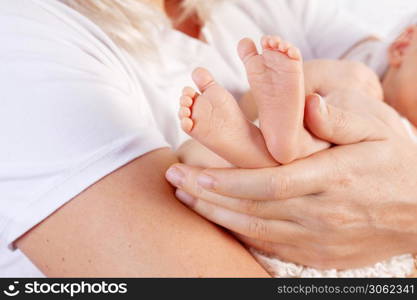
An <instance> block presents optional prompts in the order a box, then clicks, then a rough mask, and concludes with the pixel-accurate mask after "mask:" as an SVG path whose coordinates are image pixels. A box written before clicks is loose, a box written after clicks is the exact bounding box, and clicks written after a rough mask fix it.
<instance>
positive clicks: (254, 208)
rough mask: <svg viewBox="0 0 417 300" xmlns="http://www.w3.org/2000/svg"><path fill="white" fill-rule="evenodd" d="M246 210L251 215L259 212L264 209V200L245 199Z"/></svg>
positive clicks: (244, 206)
mask: <svg viewBox="0 0 417 300" xmlns="http://www.w3.org/2000/svg"><path fill="white" fill-rule="evenodd" d="M242 206H243V208H244V211H245V212H246V213H247V214H249V215H256V214H259V213H260V212H261V211H262V209H263V202H262V201H256V200H245V201H244V202H243V205H242Z"/></svg>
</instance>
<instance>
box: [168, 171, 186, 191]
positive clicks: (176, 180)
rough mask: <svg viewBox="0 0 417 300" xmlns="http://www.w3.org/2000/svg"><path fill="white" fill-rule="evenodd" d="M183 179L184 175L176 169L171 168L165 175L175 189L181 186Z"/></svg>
mask: <svg viewBox="0 0 417 300" xmlns="http://www.w3.org/2000/svg"><path fill="white" fill-rule="evenodd" d="M184 178H185V174H184V173H183V172H182V171H181V170H180V169H179V168H178V167H172V168H170V169H169V170H168V171H167V173H166V179H167V180H168V181H169V182H170V183H172V184H173V185H175V186H177V187H181V186H182V185H183V183H184Z"/></svg>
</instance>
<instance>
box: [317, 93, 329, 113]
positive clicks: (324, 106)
mask: <svg viewBox="0 0 417 300" xmlns="http://www.w3.org/2000/svg"><path fill="white" fill-rule="evenodd" d="M316 96H317V97H318V98H319V102H320V113H321V114H322V115H327V113H328V110H327V103H326V101H324V98H323V97H322V96H320V95H319V94H316Z"/></svg>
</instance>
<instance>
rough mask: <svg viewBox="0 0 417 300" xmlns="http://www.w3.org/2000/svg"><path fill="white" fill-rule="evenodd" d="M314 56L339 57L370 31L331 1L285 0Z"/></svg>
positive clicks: (370, 33)
mask: <svg viewBox="0 0 417 300" xmlns="http://www.w3.org/2000/svg"><path fill="white" fill-rule="evenodd" d="M286 1H287V3H288V6H289V7H290V9H291V11H292V12H293V13H294V15H295V17H294V20H297V22H300V24H302V27H303V32H304V34H305V36H306V39H307V41H308V43H309V45H310V48H311V49H312V51H313V54H314V56H315V58H333V59H339V58H341V56H342V55H343V54H345V53H346V52H347V51H348V50H349V49H351V48H352V47H353V46H354V45H355V44H357V43H358V42H360V41H361V40H363V39H366V38H367V37H370V36H372V32H370V31H369V30H368V29H366V28H365V26H363V25H361V24H362V22H361V20H360V19H357V18H355V17H354V16H353V15H351V14H349V13H348V12H346V11H344V10H343V8H342V7H340V5H338V2H337V1H332V0H330V1H329V0H296V1H294V0H286Z"/></svg>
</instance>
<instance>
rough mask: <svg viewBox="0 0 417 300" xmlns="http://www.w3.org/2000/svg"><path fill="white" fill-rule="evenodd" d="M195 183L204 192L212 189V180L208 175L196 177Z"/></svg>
mask: <svg viewBox="0 0 417 300" xmlns="http://www.w3.org/2000/svg"><path fill="white" fill-rule="evenodd" d="M197 183H198V184H199V185H200V186H201V187H202V188H204V189H206V190H212V189H214V178H213V177H211V176H209V175H200V176H198V177H197Z"/></svg>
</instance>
